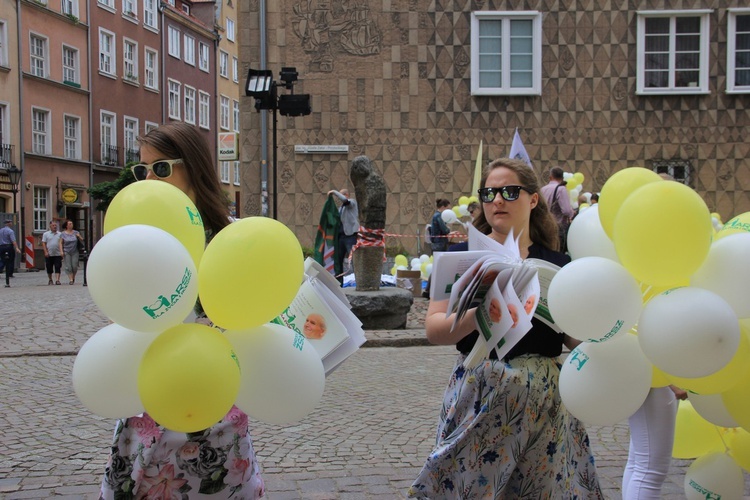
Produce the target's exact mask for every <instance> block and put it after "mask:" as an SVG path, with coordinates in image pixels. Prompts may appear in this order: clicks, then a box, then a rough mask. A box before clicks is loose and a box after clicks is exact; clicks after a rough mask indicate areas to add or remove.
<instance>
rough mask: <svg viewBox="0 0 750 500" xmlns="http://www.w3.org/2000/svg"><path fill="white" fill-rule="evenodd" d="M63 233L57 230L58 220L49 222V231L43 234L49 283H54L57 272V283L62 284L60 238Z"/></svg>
mask: <svg viewBox="0 0 750 500" xmlns="http://www.w3.org/2000/svg"><path fill="white" fill-rule="evenodd" d="M61 239H62V233H60V231H58V230H57V222H55V221H52V222H50V223H49V231H46V232H45V233H44V234H43V235H42V249H43V250H44V263H45V266H46V267H47V278H49V281H48V282H47V284H48V285H51V284H52V273H53V272H54V273H55V284H56V285H59V284H60V268H61V267H62V254H61V253H60V240H61Z"/></svg>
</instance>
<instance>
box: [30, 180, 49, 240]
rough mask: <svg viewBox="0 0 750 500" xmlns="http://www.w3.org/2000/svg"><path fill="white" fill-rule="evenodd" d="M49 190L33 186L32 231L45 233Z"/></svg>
mask: <svg viewBox="0 0 750 500" xmlns="http://www.w3.org/2000/svg"><path fill="white" fill-rule="evenodd" d="M49 194H50V188H48V187H36V186H34V208H33V210H34V231H35V232H37V231H46V230H47V225H48V223H47V219H48V211H49Z"/></svg>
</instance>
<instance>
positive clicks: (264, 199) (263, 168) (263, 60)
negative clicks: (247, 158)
mask: <svg viewBox="0 0 750 500" xmlns="http://www.w3.org/2000/svg"><path fill="white" fill-rule="evenodd" d="M259 7H260V26H259V28H260V69H266V65H267V64H268V60H267V54H266V52H267V50H268V49H267V47H266V35H267V32H266V29H267V28H266V0H260V6H259ZM260 193H261V194H260V196H261V200H260V206H261V207H262V211H263V213H262V215H263V216H264V217H268V110H265V109H263V110H261V112H260ZM273 196H274V199H276V193H273ZM275 215H276V214H274V216H275Z"/></svg>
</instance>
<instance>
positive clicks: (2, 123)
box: [0, 102, 11, 163]
mask: <svg viewBox="0 0 750 500" xmlns="http://www.w3.org/2000/svg"><path fill="white" fill-rule="evenodd" d="M7 120H8V105H7V104H5V103H2V102H0V144H8V143H9V142H10V130H9V128H8V124H7V123H6V121H7ZM5 154H7V153H6V152H3V154H2V155H0V162H2V163H10V161H11V159H10V158H6V157H5Z"/></svg>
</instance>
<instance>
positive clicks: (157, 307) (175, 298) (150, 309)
mask: <svg viewBox="0 0 750 500" xmlns="http://www.w3.org/2000/svg"><path fill="white" fill-rule="evenodd" d="M192 277H193V273H191V272H190V269H189V268H187V267H186V268H185V274H184V275H183V276H182V281H180V284H179V285H177V288H175V290H174V293H172V294H170V296H169V298H167V297H166V296H165V295H159V296H158V297H157V298H156V302H154V303H153V304H151V305H148V306H143V310H144V311H146V314H148V315H149V316H151V318H152V319H156V318H158V317H160V316H162V315H163V314H164V313H166V312H167V311H169V310H170V309H171V308H172V306H174V305H175V304H177V302H179V300H180V299H181V298H182V296H183V295H185V290H187V287H188V285H189V284H190V279H191V278H192Z"/></svg>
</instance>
